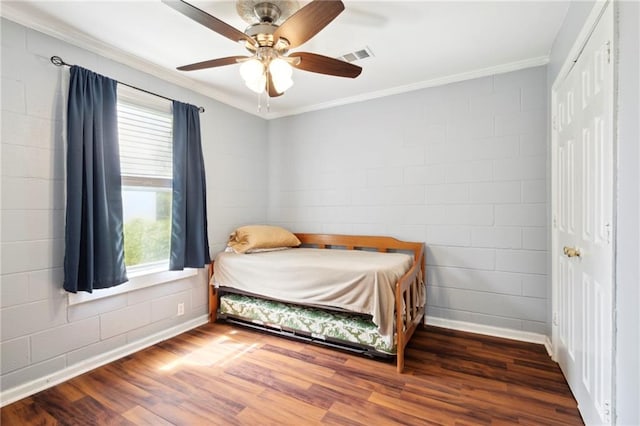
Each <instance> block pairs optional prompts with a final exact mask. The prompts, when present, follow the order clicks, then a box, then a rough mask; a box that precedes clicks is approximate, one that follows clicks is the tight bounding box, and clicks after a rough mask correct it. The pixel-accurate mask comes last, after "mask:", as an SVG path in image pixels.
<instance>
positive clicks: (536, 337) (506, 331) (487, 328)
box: [425, 316, 551, 353]
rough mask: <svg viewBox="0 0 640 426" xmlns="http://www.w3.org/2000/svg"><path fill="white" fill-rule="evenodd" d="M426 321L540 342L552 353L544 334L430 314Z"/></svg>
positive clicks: (437, 325)
mask: <svg viewBox="0 0 640 426" xmlns="http://www.w3.org/2000/svg"><path fill="white" fill-rule="evenodd" d="M425 322H426V324H428V325H433V326H436V327H442V328H450V329H452V330H459V331H467V332H469V333H478V334H484V335H487V336H493V337H503V338H505V339H513V340H519V341H521V342H529V343H539V344H542V345H544V346H545V347H546V348H547V352H549V353H551V352H550V351H549V350H550V348H551V342H549V338H548V337H547V336H545V335H544V334H539V333H532V332H530V331H523V330H513V329H510V328H501V327H494V326H491V325H483V324H476V323H472V322H466V321H456V320H450V319H446V318H438V317H430V316H427V317H426V321H425ZM547 342H548V344H549V346H547Z"/></svg>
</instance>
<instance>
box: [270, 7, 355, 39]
mask: <svg viewBox="0 0 640 426" xmlns="http://www.w3.org/2000/svg"><path fill="white" fill-rule="evenodd" d="M343 10H344V4H343V3H342V2H341V1H340V0H314V1H312V2H311V3H309V4H307V5H306V6H304V7H303V8H301V9H300V10H298V11H297V12H296V13H294V14H293V15H291V16H290V17H289V18H288V19H287V20H286V21H284V22H283V23H282V25H280V27H279V28H278V29H277V30H276V31H275V32H274V33H273V39H274V42H277V41H278V40H279V39H280V38H285V39H287V41H289V47H290V48H294V47H297V46H300V45H301V44H303V43H304V42H306V41H307V40H309V39H310V38H311V37H313V36H314V35H316V34H318V33H319V32H320V30H322V29H323V28H324V27H326V26H327V25H328V24H329V22H331V21H333V20H334V19H335V18H336V16H338V15H339V14H340V13H341V12H342V11H343Z"/></svg>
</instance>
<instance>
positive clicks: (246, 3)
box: [162, 0, 362, 97]
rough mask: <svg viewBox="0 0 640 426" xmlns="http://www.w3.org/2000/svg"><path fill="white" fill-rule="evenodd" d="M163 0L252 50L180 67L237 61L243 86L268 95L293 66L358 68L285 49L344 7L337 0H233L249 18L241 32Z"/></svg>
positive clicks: (283, 86) (287, 83)
mask: <svg viewBox="0 0 640 426" xmlns="http://www.w3.org/2000/svg"><path fill="white" fill-rule="evenodd" d="M162 1H163V3H165V4H167V5H168V6H170V7H172V8H173V9H175V10H176V11H178V12H180V13H182V14H183V15H185V16H187V17H188V18H191V19H192V20H194V21H196V22H198V23H199V24H202V25H204V26H205V27H207V28H209V29H211V30H213V31H215V32H217V33H218V34H220V35H222V36H224V37H227V38H228V39H231V40H233V41H235V42H242V43H243V44H244V47H245V48H246V49H247V50H248V51H249V52H250V53H251V56H229V57H226V58H218V59H211V60H208V61H203V62H197V63H194V64H190V65H184V66H181V67H178V70H180V71H193V70H201V69H206V68H214V67H220V66H224V65H232V64H236V63H240V64H241V65H240V75H241V76H242V78H243V79H244V81H245V84H246V85H247V87H249V88H250V89H251V90H253V91H255V92H257V93H262V92H263V91H266V92H267V93H268V94H269V96H270V97H276V96H280V95H282V94H283V93H284V92H285V90H287V89H288V88H289V87H291V86H292V85H293V80H292V79H291V76H292V73H293V70H292V67H294V68H297V69H300V70H303V71H310V72H315V73H319V74H326V75H332V76H338V77H349V78H356V77H357V76H358V75H360V73H361V72H362V68H361V67H359V66H357V65H353V64H350V63H348V62H344V61H341V60H339V59H335V58H331V57H328V56H322V55H318V54H316V53H309V52H293V53H289V49H293V48H296V47H298V46H300V45H302V44H303V43H305V42H307V41H308V40H309V39H311V38H312V37H313V36H315V35H316V34H317V33H318V32H320V31H321V30H322V29H323V28H324V27H326V26H327V25H328V24H329V23H330V22H331V21H333V20H334V19H335V18H336V17H337V16H338V15H339V14H340V13H341V12H342V11H343V10H344V4H343V3H342V1H340V0H313V1H311V2H310V3H309V4H307V5H306V6H304V7H302V8H299V5H298V2H297V1H284V0H264V1H263V0H238V2H237V4H236V9H237V11H238V13H239V14H240V16H241V17H242V18H243V19H245V20H246V21H248V22H249V23H250V24H251V25H249V27H248V28H247V29H246V30H245V31H244V32H242V31H239V30H237V29H236V28H234V27H232V26H231V25H229V24H227V23H225V22H223V21H221V20H220V19H218V18H216V17H214V16H212V15H209V14H208V13H206V12H205V11H203V10H201V9H198V8H197V7H195V6H193V5H191V4H189V3H187V2H185V1H183V0H162ZM289 15H290V16H289ZM256 19H257V21H256Z"/></svg>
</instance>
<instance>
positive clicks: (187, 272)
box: [68, 264, 198, 306]
mask: <svg viewBox="0 0 640 426" xmlns="http://www.w3.org/2000/svg"><path fill="white" fill-rule="evenodd" d="M196 275H198V270H197V269H194V268H185V269H184V270H183V271H169V270H167V265H166V264H163V265H161V266H160V267H155V268H153V269H145V270H141V271H134V272H132V273H128V276H129V281H127V282H126V283H124V284H120V285H117V286H114V287H109V288H103V289H98V290H94V291H93V293H86V292H78V293H68V302H69V306H73V305H79V304H80V303H85V302H92V301H94V300H99V299H103V298H105V297H111V296H116V295H118V294H124V293H128V292H130V291H135V290H140V289H143V288H147V287H151V286H154V285H158V284H163V283H168V282H171V281H176V280H181V279H185V278H189V277H193V276H196Z"/></svg>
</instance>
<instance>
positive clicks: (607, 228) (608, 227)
mask: <svg viewBox="0 0 640 426" xmlns="http://www.w3.org/2000/svg"><path fill="white" fill-rule="evenodd" d="M604 233H605V235H606V236H607V244H611V224H610V223H605V225H604Z"/></svg>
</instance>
